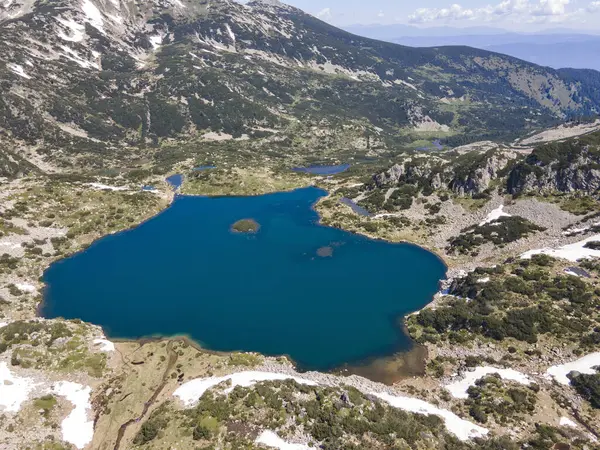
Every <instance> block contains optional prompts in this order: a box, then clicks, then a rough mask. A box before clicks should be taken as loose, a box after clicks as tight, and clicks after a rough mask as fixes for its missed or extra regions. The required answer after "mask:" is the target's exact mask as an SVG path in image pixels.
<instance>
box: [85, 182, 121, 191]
mask: <svg viewBox="0 0 600 450" xmlns="http://www.w3.org/2000/svg"><path fill="white" fill-rule="evenodd" d="M88 186H90V187H92V188H94V189H99V190H101V191H104V190H106V191H127V190H129V188H128V187H127V186H109V185H107V184H102V183H88Z"/></svg>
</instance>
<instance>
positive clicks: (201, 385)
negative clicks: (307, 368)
mask: <svg viewBox="0 0 600 450" xmlns="http://www.w3.org/2000/svg"><path fill="white" fill-rule="evenodd" d="M290 379H291V380H294V381H296V382H297V383H299V384H306V385H309V386H316V384H317V383H315V382H314V381H310V380H304V379H302V378H298V377H294V376H291V375H286V374H282V373H271V372H253V371H250V372H238V373H233V374H231V375H225V376H223V377H210V378H197V379H195V380H192V381H188V382H187V383H185V384H183V385H181V386H180V387H179V388H177V390H176V391H175V392H174V393H173V395H174V396H176V397H179V398H180V399H181V401H182V402H183V404H184V405H186V406H194V405H195V404H196V403H197V402H198V400H199V399H200V397H202V396H203V395H204V393H205V392H206V391H207V390H209V389H210V388H212V387H214V386H216V385H218V384H220V383H222V382H224V381H231V387H228V388H227V389H225V392H226V393H229V392H231V391H232V390H233V388H234V387H236V386H242V387H250V386H252V385H254V384H256V383H259V382H261V381H284V380H290Z"/></svg>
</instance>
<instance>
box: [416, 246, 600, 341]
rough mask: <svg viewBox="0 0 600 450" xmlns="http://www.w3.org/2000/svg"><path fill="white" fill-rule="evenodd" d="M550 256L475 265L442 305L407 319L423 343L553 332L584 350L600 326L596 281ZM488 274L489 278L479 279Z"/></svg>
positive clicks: (530, 338)
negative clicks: (561, 267)
mask: <svg viewBox="0 0 600 450" xmlns="http://www.w3.org/2000/svg"><path fill="white" fill-rule="evenodd" d="M554 264H555V263H554V261H553V260H552V258H550V257H548V256H545V255H544V256H540V255H538V256H536V257H534V258H532V259H531V260H530V261H527V260H520V261H519V262H517V263H512V264H506V265H503V266H496V267H495V268H493V269H482V268H479V269H476V270H475V271H474V272H472V273H470V274H469V275H467V276H466V277H464V278H460V279H457V280H455V281H454V283H453V285H452V287H451V289H450V293H451V294H452V295H454V296H458V297H462V298H453V297H448V298H447V300H446V301H445V302H444V303H443V305H442V306H439V307H437V308H436V309H435V310H433V309H425V310H423V311H421V312H419V314H417V315H414V316H411V317H409V318H408V323H409V331H410V332H411V335H412V336H413V337H414V338H415V339H416V340H417V341H419V342H427V341H429V342H438V341H442V342H445V341H447V342H449V343H464V342H468V341H469V340H472V339H474V338H476V337H477V336H479V337H480V338H487V339H492V340H497V341H502V340H504V339H507V338H513V339H515V340H517V341H521V342H523V343H528V344H532V343H535V342H537V340H538V337H539V336H540V335H549V336H552V337H553V338H554V339H556V340H558V341H562V342H565V343H569V344H571V345H574V346H576V347H578V348H579V349H580V351H582V352H584V351H587V350H590V351H592V350H593V349H594V347H595V345H597V344H596V343H595V342H596V341H597V340H598V339H599V338H600V336H597V333H596V327H598V326H599V325H600V317H599V314H598V306H599V300H598V298H599V297H598V293H599V292H600V290H598V288H597V287H596V286H595V282H594V281H593V280H583V279H581V278H578V277H575V276H571V275H564V274H562V273H561V272H560V270H556V269H554ZM484 277H485V278H489V281H488V282H485V283H482V282H480V281H479V280H480V279H482V278H484Z"/></svg>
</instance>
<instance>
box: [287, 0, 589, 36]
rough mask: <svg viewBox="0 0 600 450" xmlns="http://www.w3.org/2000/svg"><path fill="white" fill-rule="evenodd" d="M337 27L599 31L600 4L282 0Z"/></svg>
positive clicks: (582, 0) (573, 0) (575, 0)
mask: <svg viewBox="0 0 600 450" xmlns="http://www.w3.org/2000/svg"><path fill="white" fill-rule="evenodd" d="M283 1H284V2H285V3H288V4H290V5H293V6H297V7H299V8H301V9H303V10H305V11H307V12H309V13H311V14H313V15H315V16H317V17H319V18H321V19H323V20H325V21H327V22H330V23H332V24H334V25H350V24H374V23H382V24H391V23H406V24H413V25H417V26H453V27H472V26H489V27H498V28H506V29H511V30H519V31H536V30H540V29H544V28H573V29H579V30H584V29H596V30H598V29H599V28H600V0H491V1H489V2H488V1H485V0H420V1H419V2H406V1H402V0H369V1H365V0H283Z"/></svg>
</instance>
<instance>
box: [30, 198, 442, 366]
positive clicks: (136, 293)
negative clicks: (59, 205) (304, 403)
mask: <svg viewBox="0 0 600 450" xmlns="http://www.w3.org/2000/svg"><path fill="white" fill-rule="evenodd" d="M324 195H325V192H324V191H322V190H320V189H317V188H313V187H310V188H304V189H299V190H296V191H292V192H285V193H276V194H269V195H263V196H257V197H220V198H206V197H189V196H178V197H176V198H175V200H174V203H173V204H172V205H171V206H170V207H169V208H168V209H167V210H165V211H164V212H162V213H161V214H159V215H158V216H156V217H154V218H152V219H151V220H149V221H147V222H145V223H143V224H141V225H140V226H138V227H136V228H134V229H132V230H128V231H125V232H122V233H119V234H116V235H111V236H107V237H105V238H102V239H100V240H99V241H97V242H95V243H94V244H93V245H91V246H90V247H89V248H88V249H86V250H85V251H83V252H81V253H78V254H76V255H74V256H72V257H70V258H68V259H65V260H62V261H59V262H57V263H54V264H53V265H52V266H51V267H50V268H49V269H48V270H47V271H46V272H45V274H44V281H45V282H46V284H47V289H46V291H45V302H44V304H43V306H42V311H41V312H42V315H43V316H44V317H48V318H54V317H59V316H60V317H65V318H68V319H73V318H79V319H83V320H85V321H88V322H92V323H95V324H98V325H101V326H102V327H103V328H104V330H105V332H106V334H107V336H108V337H110V338H126V339H135V338H141V337H150V336H173V335H181V334H185V335H188V336H190V337H191V338H192V339H194V340H196V341H197V342H199V343H200V344H201V345H203V346H204V347H205V348H208V349H212V350H221V351H234V350H244V351H256V352H261V353H264V354H267V355H281V354H286V355H289V356H290V357H291V358H292V359H294V360H295V361H296V362H297V363H298V365H299V367H300V368H301V369H315V370H329V369H332V368H335V367H339V366H341V365H342V364H344V363H360V362H361V361H363V360H365V359H366V358H369V357H373V356H379V355H381V356H383V355H388V354H391V353H393V352H395V351H399V350H409V349H410V348H411V342H410V340H409V338H408V337H407V336H406V335H404V334H403V332H402V330H401V328H400V327H399V319H400V318H401V316H403V315H406V314H407V313H409V312H412V311H414V310H417V309H420V308H422V307H423V306H425V305H426V304H427V303H428V302H429V301H430V300H431V298H432V296H433V294H434V293H435V292H436V291H437V289H438V282H439V280H440V279H441V278H443V277H444V274H445V270H446V268H445V266H444V264H443V263H442V261H441V260H440V259H438V258H437V257H436V256H435V255H433V254H432V253H429V252H427V251H425V250H423V249H421V248H419V247H416V246H413V245H409V244H390V243H386V242H384V241H374V240H370V239H367V238H365V237H361V236H358V235H353V234H351V233H347V232H345V231H342V230H338V229H335V228H329V227H324V226H321V225H318V223H317V221H318V215H317V213H316V212H315V211H314V210H313V208H312V205H313V204H314V203H315V202H316V201H317V200H318V199H319V198H320V197H322V196H324ZM244 218H252V219H253V220H255V221H256V222H258V224H259V225H260V228H259V230H258V232H256V233H253V234H245V233H235V232H232V230H231V226H232V224H233V223H235V222H236V221H238V220H240V219H244Z"/></svg>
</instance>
